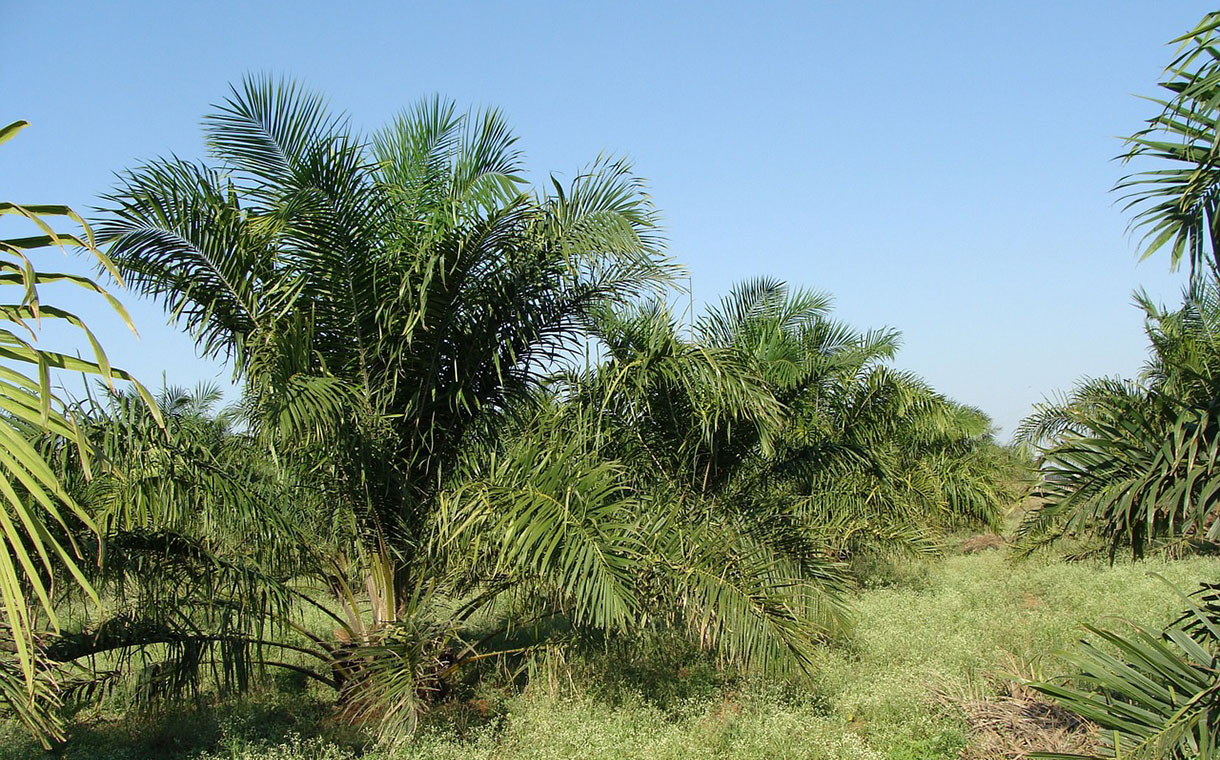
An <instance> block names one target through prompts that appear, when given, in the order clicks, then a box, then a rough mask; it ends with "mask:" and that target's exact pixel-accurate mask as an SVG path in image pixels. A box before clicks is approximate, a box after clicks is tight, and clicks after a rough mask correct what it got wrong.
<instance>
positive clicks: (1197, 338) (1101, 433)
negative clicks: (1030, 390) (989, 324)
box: [1018, 279, 1220, 557]
mask: <svg viewBox="0 0 1220 760" xmlns="http://www.w3.org/2000/svg"><path fill="white" fill-rule="evenodd" d="M1137 302H1138V304H1139V305H1140V307H1141V308H1142V309H1143V310H1144V315H1145V326H1146V328H1145V329H1146V332H1147V335H1148V339H1149V342H1150V344H1151V347H1152V357H1151V359H1150V360H1149V362H1148V363H1147V365H1146V366H1145V368H1144V370H1143V373H1142V377H1141V378H1140V380H1139V381H1122V380H1117V379H1100V380H1094V381H1089V382H1087V383H1085V384H1083V385H1082V386H1080V387H1079V388H1077V389H1076V390H1074V391H1073V392H1072V393H1071V394H1070V395H1068V396H1067V397H1066V398H1064V399H1062V400H1060V401H1055V402H1047V403H1045V404H1042V405H1040V406H1039V407H1038V408H1037V410H1036V412H1035V414H1034V415H1032V416H1031V417H1029V418H1028V419H1026V420H1025V421H1024V422H1023V423H1022V426H1021V428H1020V429H1019V431H1018V436H1019V437H1020V438H1021V439H1023V440H1025V441H1027V442H1029V443H1031V444H1033V445H1035V446H1037V447H1039V449H1040V452H1041V458H1040V472H1041V482H1040V485H1039V491H1040V492H1041V495H1042V497H1043V502H1042V504H1041V506H1040V507H1039V508H1038V509H1036V510H1033V511H1032V512H1030V513H1029V515H1028V516H1027V518H1026V520H1025V521H1024V523H1023V524H1022V526H1021V528H1020V531H1019V533H1020V535H1021V537H1022V541H1023V542H1024V543H1025V548H1026V549H1027V550H1033V549H1035V548H1037V547H1039V546H1043V545H1046V544H1047V543H1049V542H1052V541H1054V540H1056V539H1057V538H1059V537H1061V536H1064V535H1076V536H1094V537H1098V538H1100V539H1102V540H1103V541H1104V542H1105V543H1106V545H1107V547H1108V550H1109V552H1110V555H1111V557H1113V556H1114V553H1115V552H1116V551H1117V550H1118V549H1120V548H1122V547H1124V546H1126V547H1129V548H1130V549H1131V551H1132V553H1133V554H1134V555H1135V556H1142V555H1143V554H1144V552H1145V551H1146V549H1147V547H1149V546H1157V545H1165V544H1167V543H1168V544H1179V545H1180V544H1182V543H1183V542H1186V543H1198V542H1215V541H1216V540H1217V538H1218V537H1220V524H1218V523H1217V521H1216V510H1217V508H1218V507H1220V496H1218V490H1220V454H1218V453H1217V452H1218V447H1220V435H1218V434H1217V432H1218V428H1217V422H1216V420H1217V413H1218V410H1220V397H1218V396H1217V394H1216V388H1217V387H1218V385H1217V383H1218V382H1220V352H1218V350H1217V349H1220V342H1218V341H1220V339H1218V337H1217V336H1218V335H1220V291H1218V290H1217V286H1216V284H1215V283H1213V282H1210V281H1208V280H1204V279H1199V280H1196V281H1195V282H1194V283H1193V284H1192V285H1191V286H1190V287H1189V288H1188V289H1187V291H1186V292H1185V293H1184V295H1183V305H1182V306H1181V307H1180V308H1179V309H1177V310H1173V311H1169V310H1166V309H1163V308H1160V307H1158V306H1156V305H1155V304H1153V303H1152V302H1151V301H1150V300H1149V299H1148V298H1147V297H1144V296H1140V297H1138V298H1137Z"/></svg>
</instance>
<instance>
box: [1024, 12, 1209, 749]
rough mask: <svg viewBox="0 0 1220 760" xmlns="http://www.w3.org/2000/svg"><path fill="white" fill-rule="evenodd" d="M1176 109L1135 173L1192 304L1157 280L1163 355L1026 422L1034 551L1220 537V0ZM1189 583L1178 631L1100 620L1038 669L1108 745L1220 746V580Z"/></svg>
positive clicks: (1139, 220) (1133, 153) (1141, 299)
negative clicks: (1057, 669) (1062, 665)
mask: <svg viewBox="0 0 1220 760" xmlns="http://www.w3.org/2000/svg"><path fill="white" fill-rule="evenodd" d="M1174 42H1175V43H1178V44H1179V45H1180V46H1181V47H1180V48H1179V54H1178V56H1177V57H1176V58H1175V59H1174V61H1173V62H1172V63H1171V65H1170V66H1169V67H1168V69H1167V70H1166V79H1165V81H1164V82H1162V84H1161V86H1162V88H1163V90H1164V93H1163V96H1164V97H1163V99H1160V100H1156V101H1155V102H1157V103H1158V104H1159V105H1160V106H1161V109H1162V110H1161V111H1160V112H1159V113H1158V114H1157V115H1155V116H1154V117H1153V118H1151V119H1149V121H1148V124H1147V127H1146V128H1145V129H1143V130H1141V131H1140V132H1138V133H1136V134H1135V135H1133V136H1132V137H1131V138H1129V141H1128V144H1129V148H1130V149H1129V152H1128V154H1127V155H1126V156H1125V157H1126V158H1127V159H1129V160H1135V161H1138V162H1147V164H1146V165H1148V166H1153V167H1155V168H1149V169H1147V170H1142V171H1139V172H1137V173H1135V174H1132V175H1131V176H1129V177H1127V178H1126V179H1124V180H1123V181H1121V182H1120V183H1119V185H1118V189H1119V190H1120V191H1122V192H1124V194H1125V195H1124V198H1125V200H1126V202H1127V207H1128V209H1130V210H1132V211H1133V212H1134V219H1133V227H1134V228H1135V229H1136V230H1139V231H1142V232H1143V233H1144V237H1143V250H1144V255H1145V256H1150V255H1152V254H1154V253H1156V252H1157V251H1161V250H1166V251H1168V254H1169V258H1170V264H1171V266H1173V267H1177V266H1179V265H1180V264H1181V263H1182V262H1187V263H1188V264H1189V271H1190V284H1189V286H1188V287H1187V289H1186V291H1185V293H1184V295H1183V302H1182V305H1181V306H1180V307H1179V308H1176V309H1166V308H1164V307H1160V306H1157V305H1156V304H1154V303H1152V302H1151V301H1150V299H1148V298H1147V297H1146V296H1145V295H1143V294H1142V293H1140V294H1137V295H1136V302H1137V305H1138V306H1139V307H1140V308H1141V309H1142V310H1143V312H1144V317H1145V325H1146V333H1147V337H1148V341H1149V344H1150V358H1149V360H1148V362H1147V364H1146V365H1145V367H1144V370H1143V372H1142V373H1141V376H1140V378H1139V379H1138V380H1135V381H1127V380H1119V379H1099V380H1092V381H1088V382H1085V383H1082V384H1081V385H1079V386H1078V387H1077V388H1075V389H1074V390H1073V391H1072V392H1071V393H1069V394H1068V395H1066V396H1065V397H1063V398H1061V399H1059V400H1056V401H1050V402H1047V403H1044V404H1042V405H1041V406H1040V407H1039V408H1038V409H1037V410H1036V412H1035V414H1034V415H1033V416H1031V417H1030V418H1029V419H1027V420H1026V421H1025V423H1024V424H1023V426H1022V428H1021V430H1020V431H1019V437H1021V438H1023V439H1024V440H1025V441H1026V442H1028V443H1031V444H1033V445H1034V446H1035V447H1037V450H1038V452H1039V455H1040V458H1039V463H1038V464H1039V471H1040V484H1039V489H1038V490H1039V492H1040V495H1041V496H1042V502H1041V504H1040V506H1039V507H1038V508H1036V509H1034V510H1033V511H1031V512H1030V513H1029V514H1028V515H1027V518H1026V520H1025V521H1024V522H1023V524H1022V525H1021V528H1020V531H1019V536H1020V540H1021V542H1022V543H1023V548H1024V549H1026V550H1027V551H1032V550H1034V549H1036V548H1038V547H1041V546H1045V545H1047V544H1050V543H1052V542H1055V541H1057V540H1060V539H1062V538H1064V537H1073V538H1075V539H1078V540H1083V542H1084V543H1083V546H1084V548H1085V550H1086V551H1088V550H1091V549H1100V550H1102V551H1105V552H1107V553H1108V554H1109V557H1110V560H1111V561H1113V560H1114V558H1115V556H1116V554H1117V553H1118V552H1119V551H1130V552H1131V554H1132V555H1133V556H1134V557H1136V558H1141V557H1143V556H1144V555H1145V554H1146V553H1147V552H1148V551H1151V550H1157V551H1164V552H1168V553H1171V554H1176V553H1181V552H1185V551H1207V552H1214V551H1215V550H1216V548H1217V541H1218V539H1220V521H1218V520H1217V519H1216V518H1217V514H1220V512H1218V510H1220V217H1218V215H1217V208H1218V207H1217V202H1218V199H1220V130H1218V126H1220V121H1218V115H1220V108H1218V106H1220V98H1218V97H1217V96H1218V95H1220V13H1211V14H1208V15H1207V16H1206V17H1204V19H1203V20H1202V21H1201V22H1200V23H1199V25H1197V26H1196V28H1195V29H1193V30H1191V31H1190V32H1189V33H1187V34H1186V35H1183V36H1182V37H1181V38H1179V39H1178V40H1175V41H1174ZM1201 580H1202V581H1203V583H1202V586H1201V589H1200V590H1199V591H1198V592H1196V593H1195V594H1193V595H1190V596H1187V595H1185V594H1181V592H1176V590H1175V589H1172V588H1171V587H1170V588H1167V593H1175V592H1176V593H1179V594H1180V595H1181V598H1182V605H1183V609H1184V612H1183V613H1182V616H1181V617H1180V619H1178V620H1177V621H1175V622H1174V623H1172V624H1171V625H1169V626H1167V627H1165V628H1164V629H1162V630H1150V629H1147V628H1144V627H1141V626H1124V627H1121V628H1118V627H1113V626H1109V627H1093V626H1090V627H1089V628H1088V630H1089V631H1090V633H1091V634H1092V637H1091V639H1089V640H1085V641H1082V642H1081V644H1080V645H1079V646H1078V647H1077V648H1076V649H1075V650H1073V651H1072V652H1070V653H1068V654H1066V655H1065V660H1066V662H1067V663H1068V664H1069V665H1070V666H1071V670H1072V672H1071V673H1070V674H1069V676H1068V677H1066V678H1064V679H1059V680H1054V681H1048V682H1043V683H1037V684H1034V688H1036V689H1038V690H1039V691H1041V692H1042V693H1044V694H1046V695H1047V696H1048V697H1050V698H1051V699H1053V700H1054V701H1056V702H1057V703H1059V704H1060V705H1062V706H1063V707H1066V708H1067V709H1069V710H1071V711H1072V712H1074V713H1076V714H1077V715H1080V716H1081V717H1083V718H1085V719H1086V720H1088V721H1090V722H1092V723H1093V724H1095V725H1096V726H1097V727H1098V728H1099V729H1100V730H1099V731H1098V732H1097V738H1098V741H1099V746H1098V748H1097V752H1096V755H1095V756H1097V757H1108V758H1114V757H1132V758H1182V759H1185V758H1192V759H1193V758H1205V759H1206V758H1216V757H1220V716H1218V713H1217V704H1218V703H1217V697H1216V695H1217V694H1218V693H1220V595H1218V594H1217V586H1216V585H1215V582H1214V581H1215V579H1211V578H1205V579H1201Z"/></svg>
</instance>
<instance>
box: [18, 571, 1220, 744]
mask: <svg viewBox="0 0 1220 760" xmlns="http://www.w3.org/2000/svg"><path fill="white" fill-rule="evenodd" d="M1217 571H1220V562H1218V561H1217V560H1215V559H1207V558H1194V559H1188V560H1182V561H1178V562H1170V563H1166V562H1160V561H1149V562H1145V563H1143V564H1139V565H1135V564H1120V565H1117V566H1115V567H1108V566H1106V565H1104V564H1097V563H1079V564H1065V563H1062V562H1048V561H1027V562H1010V561H1007V560H1006V559H1005V557H1004V556H1003V555H1002V554H1001V553H999V552H994V551H992V552H985V553H982V554H977V555H972V556H958V557H951V558H949V559H946V560H944V561H943V562H939V563H936V564H934V565H931V566H929V567H927V568H924V569H914V568H910V567H908V568H905V569H904V570H903V571H902V572H899V573H897V574H891V575H890V576H889V578H890V581H891V583H890V585H889V586H887V587H882V588H872V589H869V590H865V591H862V592H861V593H860V596H859V598H858V600H857V610H858V613H857V625H856V632H855V633H854V635H853V636H852V638H851V639H850V640H849V641H847V642H845V643H843V644H841V645H838V646H834V647H829V648H827V649H825V650H823V652H822V655H821V658H820V661H819V663H818V669H817V673H816V675H815V676H814V678H813V680H812V683H810V684H803V685H801V686H799V687H798V686H793V685H783V684H774V683H771V684H768V683H763V682H759V681H758V680H756V679H740V678H733V677H731V676H725V675H723V674H717V673H716V672H715V671H713V670H712V669H710V668H709V667H707V664H706V663H705V662H701V661H700V660H698V658H695V659H693V660H691V659H689V657H688V658H687V660H683V659H682V656H681V653H680V652H679V653H678V655H673V656H670V655H672V654H673V653H669V654H667V655H665V656H661V655H657V659H658V660H659V664H658V663H657V662H652V663H651V664H650V663H643V664H640V663H636V664H635V665H633V666H632V667H630V668H629V667H627V666H625V665H622V664H621V663H619V662H616V661H611V664H609V665H607V664H606V662H605V661H602V662H601V663H600V664H599V665H598V667H600V668H601V675H600V676H595V675H592V673H594V672H597V671H595V670H593V671H591V670H590V669H589V668H587V667H586V668H583V669H582V668H578V669H575V674H574V675H572V676H571V677H570V678H569V677H567V676H566V675H565V674H564V673H560V674H558V675H557V676H556V677H554V678H552V679H539V681H538V682H537V683H536V684H535V685H534V686H533V687H531V688H530V689H528V690H527V691H526V692H525V693H524V694H517V695H509V694H507V693H506V692H492V693H488V694H487V695H480V698H479V699H477V700H476V699H471V700H469V701H468V702H467V704H466V705H465V706H461V707H459V708H455V709H446V710H443V711H439V712H438V713H437V715H435V716H433V718H432V720H431V721H430V725H429V726H428V727H427V728H426V729H425V730H424V731H423V733H422V734H421V735H420V736H418V737H417V738H416V739H415V740H414V741H413V742H411V743H409V744H406V745H404V746H401V747H398V748H395V749H392V750H390V749H380V750H376V751H372V750H370V751H367V752H365V754H364V755H363V756H364V757H366V758H370V760H373V759H374V758H375V759H376V760H389V759H391V758H392V759H393V760H408V759H410V760H441V759H443V758H444V759H447V758H453V759H455V760H456V758H471V759H479V758H486V759H487V760H491V759H492V758H495V759H496V760H511V759H513V758H588V759H589V760H595V759H597V760H600V759H601V758H606V759H607V760H609V758H764V757H766V758H809V759H811V760H813V759H822V758H825V759H826V760H831V759H843V760H847V759H853V760H854V759H859V760H872V759H877V760H880V759H883V758H891V759H893V760H923V759H925V758H926V759H930V758H946V759H948V758H956V757H957V756H958V754H959V753H960V751H961V749H962V748H963V747H964V746H965V745H966V743H967V742H968V741H969V737H968V731H967V727H966V725H965V723H964V721H963V719H962V716H961V715H959V714H957V713H956V711H955V710H954V709H953V708H952V707H945V706H944V703H943V702H938V701H937V700H936V699H935V695H936V694H937V693H938V692H947V693H949V694H957V693H963V692H966V691H972V692H974V693H979V692H986V691H987V690H988V689H990V688H993V687H994V685H995V683H996V681H995V679H996V678H997V674H1000V675H1002V674H1003V673H1004V672H1005V671H1006V670H1007V669H1012V668H1018V667H1020V668H1024V667H1026V666H1030V667H1033V668H1041V669H1042V670H1043V671H1044V672H1045V673H1046V674H1048V675H1049V674H1053V673H1056V672H1059V667H1058V665H1057V664H1056V663H1055V661H1054V659H1053V657H1051V656H1050V655H1049V653H1050V652H1051V651H1053V650H1055V649H1058V648H1061V647H1064V646H1066V645H1070V644H1071V642H1072V641H1074V640H1075V639H1076V638H1078V637H1079V636H1081V635H1082V633H1083V631H1081V630H1080V628H1079V624H1080V623H1082V622H1096V621H1099V620H1103V619H1105V618H1106V617H1107V616H1117V617H1122V618H1129V619H1133V620H1136V621H1138V622H1141V623H1145V624H1149V625H1161V624H1164V623H1166V622H1168V621H1169V620H1170V619H1171V618H1172V617H1173V616H1174V615H1175V613H1176V612H1177V611H1178V610H1179V608H1180V600H1178V599H1177V598H1176V597H1175V596H1174V594H1173V593H1172V592H1171V591H1170V590H1169V589H1168V588H1167V587H1166V586H1165V585H1164V584H1163V583H1162V582H1161V581H1159V580H1158V579H1156V578H1155V577H1153V576H1152V575H1150V573H1154V572H1155V573H1160V574H1163V575H1164V576H1165V578H1166V579H1168V580H1170V581H1171V582H1173V583H1176V584H1178V585H1179V586H1180V587H1182V588H1184V589H1190V588H1192V587H1193V585H1194V584H1195V583H1196V582H1197V581H1199V580H1202V579H1204V578H1211V579H1215V578H1216V576H1217V575H1218V574H1220V573H1218V572H1217ZM610 673H618V674H619V676H620V677H619V678H617V679H610V681H607V678H608V677H609V676H608V674H610ZM595 679H596V680H595ZM472 705H473V707H471V706H472ZM474 708H477V709H474ZM479 713H482V714H483V717H479ZM472 715H474V716H475V719H471V716H472ZM86 717H87V719H88V722H87V723H85V724H83V725H81V726H80V727H79V728H78V730H77V737H78V740H77V744H76V745H75V746H73V747H70V748H68V749H67V751H66V752H65V753H64V756H65V757H79V758H108V759H109V760H128V759H129V758H137V757H138V758H143V757H191V758H200V759H201V760H202V759H203V758H206V759H207V760H239V759H240V760H339V759H340V758H349V757H358V756H361V755H360V754H359V753H360V751H361V747H360V742H359V737H355V736H350V735H349V736H346V737H345V736H344V735H343V733H342V730H341V729H340V728H339V727H338V724H337V723H336V722H335V721H333V720H330V719H328V717H327V709H326V706H325V705H324V704H322V703H320V702H319V701H318V699H317V698H316V697H312V696H310V694H308V693H296V694H293V693H288V692H285V691H284V690H278V691H277V690H269V691H267V692H265V693H263V694H261V695H256V696H254V697H252V698H250V699H248V700H246V701H244V702H242V703H239V704H229V705H222V706H219V707H214V708H210V709H204V710H200V711H197V712H196V711H192V712H190V713H185V714H179V715H177V716H175V717H174V718H173V719H162V720H160V721H156V720H150V721H141V722H134V723H130V722H125V721H122V720H120V719H118V717H117V716H113V715H104V714H102V715H96V714H95V715H90V716H86ZM302 737H304V738H302ZM34 754H35V752H34V750H33V747H32V745H30V744H29V743H28V742H27V741H26V740H25V739H24V738H23V737H22V736H21V735H20V734H19V733H17V732H16V731H15V730H13V729H11V728H10V729H9V730H8V732H7V734H6V735H5V741H4V742H3V743H0V758H3V759H4V760H9V759H10V758H12V759H14V760H15V759H16V758H26V757H30V756H33V755H34Z"/></svg>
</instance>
